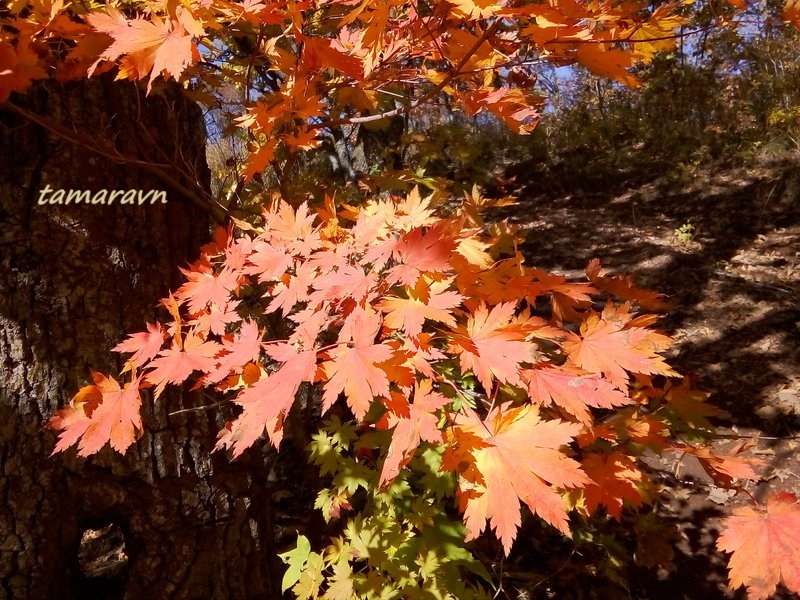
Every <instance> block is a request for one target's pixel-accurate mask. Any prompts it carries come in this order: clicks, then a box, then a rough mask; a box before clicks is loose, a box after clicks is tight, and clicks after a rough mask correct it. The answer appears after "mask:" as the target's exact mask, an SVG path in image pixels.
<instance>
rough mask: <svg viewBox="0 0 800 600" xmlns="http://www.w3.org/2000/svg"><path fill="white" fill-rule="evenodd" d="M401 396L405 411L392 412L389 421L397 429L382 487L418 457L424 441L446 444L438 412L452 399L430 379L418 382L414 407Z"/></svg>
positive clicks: (401, 409)
mask: <svg viewBox="0 0 800 600" xmlns="http://www.w3.org/2000/svg"><path fill="white" fill-rule="evenodd" d="M397 396H399V399H400V407H401V408H400V409H399V410H395V412H393V413H390V416H389V417H388V419H387V426H388V427H394V431H393V432H392V441H391V443H390V444H389V450H388V451H387V453H386V459H385V460H384V462H383V468H382V469H381V478H380V486H381V487H383V486H385V485H386V484H387V483H389V482H390V481H392V480H393V479H394V478H395V477H397V475H398V474H399V473H400V469H402V468H403V467H404V466H405V465H406V464H408V462H409V461H410V460H411V459H412V458H413V457H414V451H415V450H416V449H417V447H418V446H419V444H420V442H421V441H426V442H439V443H441V442H444V438H443V436H442V432H441V430H440V429H439V428H438V427H437V424H438V418H437V416H436V414H435V412H436V411H437V410H439V409H440V408H442V407H443V406H444V405H446V404H447V403H448V402H450V400H448V399H447V398H445V397H444V396H442V395H441V394H439V393H437V392H434V391H433V389H432V387H431V382H430V380H429V379H423V380H422V381H420V382H419V383H417V385H416V386H415V388H414V401H413V402H412V403H411V404H409V403H408V402H407V401H406V399H405V398H404V397H402V396H401V395H399V394H397Z"/></svg>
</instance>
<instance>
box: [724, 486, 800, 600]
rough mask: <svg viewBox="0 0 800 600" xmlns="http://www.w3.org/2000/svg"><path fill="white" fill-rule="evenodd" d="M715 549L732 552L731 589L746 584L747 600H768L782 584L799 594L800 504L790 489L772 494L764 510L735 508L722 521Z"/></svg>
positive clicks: (730, 563)
mask: <svg viewBox="0 0 800 600" xmlns="http://www.w3.org/2000/svg"><path fill="white" fill-rule="evenodd" d="M722 526H723V530H722V534H721V535H720V536H719V538H718V539H717V548H718V549H720V550H722V551H723V552H731V553H732V556H731V559H730V562H729V564H728V570H729V572H730V573H729V576H730V588H731V589H736V588H738V587H740V586H743V585H744V586H747V597H748V600H767V598H771V597H772V595H773V594H774V593H775V590H776V589H777V586H778V583H780V582H783V584H784V585H785V586H786V587H787V588H788V589H789V590H790V591H792V592H794V593H796V594H800V544H798V543H797V532H798V531H800V504H798V502H797V496H795V495H794V494H793V493H791V492H780V493H777V494H773V495H772V496H770V497H769V498H768V499H767V503H766V508H765V509H757V508H751V507H749V506H745V507H741V508H736V509H734V510H733V514H732V515H731V516H730V517H728V518H727V519H725V521H724V522H723V525H722Z"/></svg>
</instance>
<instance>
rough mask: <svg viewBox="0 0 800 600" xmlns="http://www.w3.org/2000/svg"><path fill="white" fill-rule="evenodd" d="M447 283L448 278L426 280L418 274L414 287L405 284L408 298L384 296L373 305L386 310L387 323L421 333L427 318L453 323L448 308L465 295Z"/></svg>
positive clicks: (392, 326) (385, 319)
mask: <svg viewBox="0 0 800 600" xmlns="http://www.w3.org/2000/svg"><path fill="white" fill-rule="evenodd" d="M449 286H450V280H444V281H435V282H427V281H425V278H424V277H420V278H419V280H418V281H417V285H416V286H415V287H414V288H413V289H412V288H406V291H407V292H408V298H398V297H395V296H386V297H384V299H383V300H381V301H380V302H379V303H378V304H377V305H376V308H377V309H378V310H381V311H383V312H385V313H386V316H385V318H384V325H385V326H386V327H388V328H390V329H402V330H403V331H405V332H406V333H407V334H408V335H410V336H413V337H416V336H418V335H419V334H420V333H422V325H423V324H424V322H425V320H426V319H427V320H431V321H438V322H440V323H444V324H446V325H449V326H450V327H455V326H456V320H455V317H454V316H453V313H452V310H451V309H453V308H455V307H456V306H458V305H459V304H461V302H462V301H463V299H464V297H463V296H462V295H461V294H459V293H458V292H453V291H447V288H448V287H449Z"/></svg>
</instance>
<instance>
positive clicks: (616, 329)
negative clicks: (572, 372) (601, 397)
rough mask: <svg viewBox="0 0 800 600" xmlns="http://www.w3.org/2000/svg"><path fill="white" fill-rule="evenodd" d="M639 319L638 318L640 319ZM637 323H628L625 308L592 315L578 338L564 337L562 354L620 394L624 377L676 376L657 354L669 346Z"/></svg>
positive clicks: (624, 380)
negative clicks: (611, 384)
mask: <svg viewBox="0 0 800 600" xmlns="http://www.w3.org/2000/svg"><path fill="white" fill-rule="evenodd" d="M640 319H641V318H640ZM639 323H643V321H641V320H631V319H630V315H628V314H627V305H624V306H623V307H621V308H619V309H615V308H613V307H607V308H606V309H605V310H604V311H603V313H602V315H599V314H596V313H592V314H590V315H589V316H588V318H587V319H586V320H585V321H584V322H583V324H582V325H581V331H580V333H581V335H580V336H578V335H576V334H574V333H568V334H567V335H568V338H567V340H566V341H565V342H564V350H566V351H567V353H568V354H569V358H570V360H571V361H572V362H573V363H574V364H575V365H577V366H579V367H580V368H582V369H584V370H586V371H589V372H590V373H598V374H599V373H602V374H603V375H604V376H605V377H606V378H608V380H609V381H610V382H611V383H613V384H614V385H615V386H617V387H618V388H619V389H621V390H624V389H626V388H627V386H628V374H627V373H626V371H630V372H631V373H643V374H645V375H654V374H655V375H667V376H674V375H677V373H676V372H675V371H673V369H672V367H670V366H669V365H668V364H667V363H666V361H665V359H664V357H663V356H660V355H659V354H658V352H660V351H662V350H665V349H666V348H668V347H669V345H670V339H669V337H667V336H666V335H664V334H661V333H658V332H655V331H653V330H650V329H646V328H645V327H639V326H638V324H639Z"/></svg>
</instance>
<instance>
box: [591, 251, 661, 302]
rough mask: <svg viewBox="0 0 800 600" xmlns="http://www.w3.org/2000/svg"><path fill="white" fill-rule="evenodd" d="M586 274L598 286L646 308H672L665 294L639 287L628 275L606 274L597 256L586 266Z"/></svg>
mask: <svg viewBox="0 0 800 600" xmlns="http://www.w3.org/2000/svg"><path fill="white" fill-rule="evenodd" d="M586 276H587V277H588V278H589V281H591V282H592V284H594V286H595V287H596V288H598V289H601V290H603V291H606V292H609V293H611V294H614V295H615V296H617V297H618V298H622V299H623V300H631V301H633V302H635V303H636V304H638V305H639V306H641V307H642V308H643V309H644V310H652V311H656V312H660V311H664V310H668V309H669V308H670V304H669V303H668V302H666V301H665V300H664V295H663V294H659V293H658V292H653V291H651V290H645V289H642V288H640V287H638V286H637V285H636V284H635V283H634V282H633V280H632V279H631V278H630V277H628V276H626V275H606V274H605V273H604V272H603V268H602V266H601V264H600V261H599V260H598V259H596V258H593V259H592V260H591V261H589V264H588V265H587V266H586Z"/></svg>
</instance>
